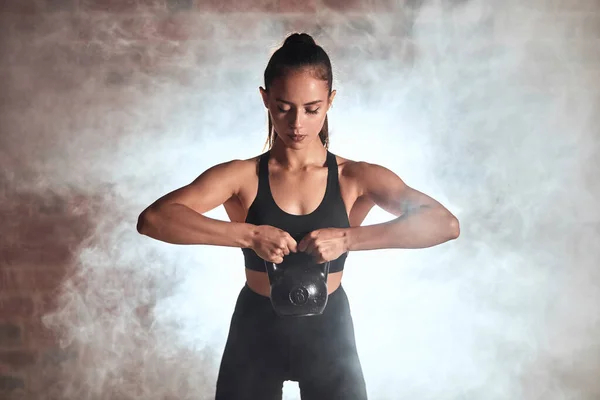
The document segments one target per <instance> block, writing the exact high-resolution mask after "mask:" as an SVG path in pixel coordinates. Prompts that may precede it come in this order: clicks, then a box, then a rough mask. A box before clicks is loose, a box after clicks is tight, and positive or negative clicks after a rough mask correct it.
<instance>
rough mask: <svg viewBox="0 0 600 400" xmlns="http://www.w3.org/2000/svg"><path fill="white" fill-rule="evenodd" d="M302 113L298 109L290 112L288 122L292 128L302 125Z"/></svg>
mask: <svg viewBox="0 0 600 400" xmlns="http://www.w3.org/2000/svg"><path fill="white" fill-rule="evenodd" d="M301 117H302V115H301V113H300V112H299V111H295V112H292V113H290V120H289V124H290V126H291V127H292V128H296V127H299V126H301V125H302V118H301Z"/></svg>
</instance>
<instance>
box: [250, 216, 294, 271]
mask: <svg viewBox="0 0 600 400" xmlns="http://www.w3.org/2000/svg"><path fill="white" fill-rule="evenodd" d="M296 246H297V243H296V241H295V240H294V238H292V236H291V235H290V234H289V233H287V232H286V231H283V230H281V229H279V228H275V227H273V226H270V225H259V226H257V227H256V235H255V236H254V239H253V240H252V246H251V249H252V250H254V252H255V253H256V254H257V255H258V256H259V257H260V258H262V259H263V260H266V261H269V262H273V263H275V264H281V263H282V262H283V257H284V256H287V255H288V254H290V252H292V253H295V252H296V251H297V248H296Z"/></svg>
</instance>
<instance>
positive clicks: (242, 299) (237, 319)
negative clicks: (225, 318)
mask: <svg viewBox="0 0 600 400" xmlns="http://www.w3.org/2000/svg"><path fill="white" fill-rule="evenodd" d="M288 380H289V381H297V382H298V385H299V387H300V394H301V397H302V400H321V399H323V400H325V399H327V400H337V399H340V400H341V399H343V400H365V399H366V398H367V393H366V388H365V381H364V378H363V373H362V368H361V365H360V361H359V359H358V354H357V352H356V344H355V340H354V327H353V323H352V317H351V315H350V307H349V304H348V297H347V296H346V292H345V291H344V289H343V288H342V287H341V286H340V287H339V288H338V289H337V290H335V291H334V292H333V293H331V294H330V295H329V299H328V301H327V307H326V308H325V311H324V312H323V314H322V315H318V316H311V317H279V316H278V315H277V314H275V312H274V310H273V308H272V306H271V301H270V300H269V298H268V297H264V296H261V295H260V294H258V293H256V292H254V291H252V290H251V289H250V288H249V287H248V286H244V288H243V289H242V290H241V292H240V294H239V297H238V300H237V303H236V306H235V311H234V313H233V317H232V318H231V326H230V329H229V336H228V338H227V344H226V345H225V351H224V353H223V358H222V360H221V367H220V370H219V376H218V379H217V390H216V399H215V400H275V399H277V400H280V399H281V398H282V390H283V382H284V381H288Z"/></svg>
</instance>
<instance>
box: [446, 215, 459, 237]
mask: <svg viewBox="0 0 600 400" xmlns="http://www.w3.org/2000/svg"><path fill="white" fill-rule="evenodd" d="M448 230H449V234H450V240H454V239H457V238H458V237H459V236H460V222H458V218H456V217H455V216H453V215H452V216H451V217H450V227H449V229H448Z"/></svg>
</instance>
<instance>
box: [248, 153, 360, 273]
mask: <svg viewBox="0 0 600 400" xmlns="http://www.w3.org/2000/svg"><path fill="white" fill-rule="evenodd" d="M269 157H270V151H267V152H266V153H264V154H262V155H261V156H260V161H259V169H258V193H257V194H256V198H255V199H254V201H253V202H252V205H251V206H250V208H249V210H248V215H247V216H246V222H247V223H250V224H254V225H271V226H274V227H276V228H279V229H281V230H284V231H286V232H288V233H289V234H290V235H291V236H292V237H293V238H294V240H296V242H300V240H301V239H302V238H303V237H304V236H305V235H306V234H308V233H310V232H312V231H313V230H316V229H322V228H349V227H350V221H349V220H348V214H347V213H346V206H345V205H344V202H343V200H342V195H341V192H340V183H339V179H338V165H337V161H336V158H335V155H334V154H332V153H330V152H329V151H327V168H328V175H327V188H326V189H325V196H324V197H323V200H322V201H321V203H320V204H319V206H318V207H317V208H316V209H315V210H314V211H313V212H311V213H310V214H306V215H293V214H289V213H287V212H285V211H283V210H282V209H280V208H279V206H278V205H277V203H275V200H274V199H273V195H272V193H271V187H270V185H269ZM242 252H243V253H244V261H245V264H246V268H248V269H251V270H254V271H261V272H266V269H265V262H264V260H263V259H262V258H260V257H259V256H258V255H257V254H256V253H255V252H254V250H252V249H248V248H244V249H242ZM347 256H348V253H344V254H342V255H341V256H340V257H338V258H337V259H335V260H332V261H331V262H330V265H329V272H339V271H342V270H343V269H344V263H345V261H346V257H347Z"/></svg>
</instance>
